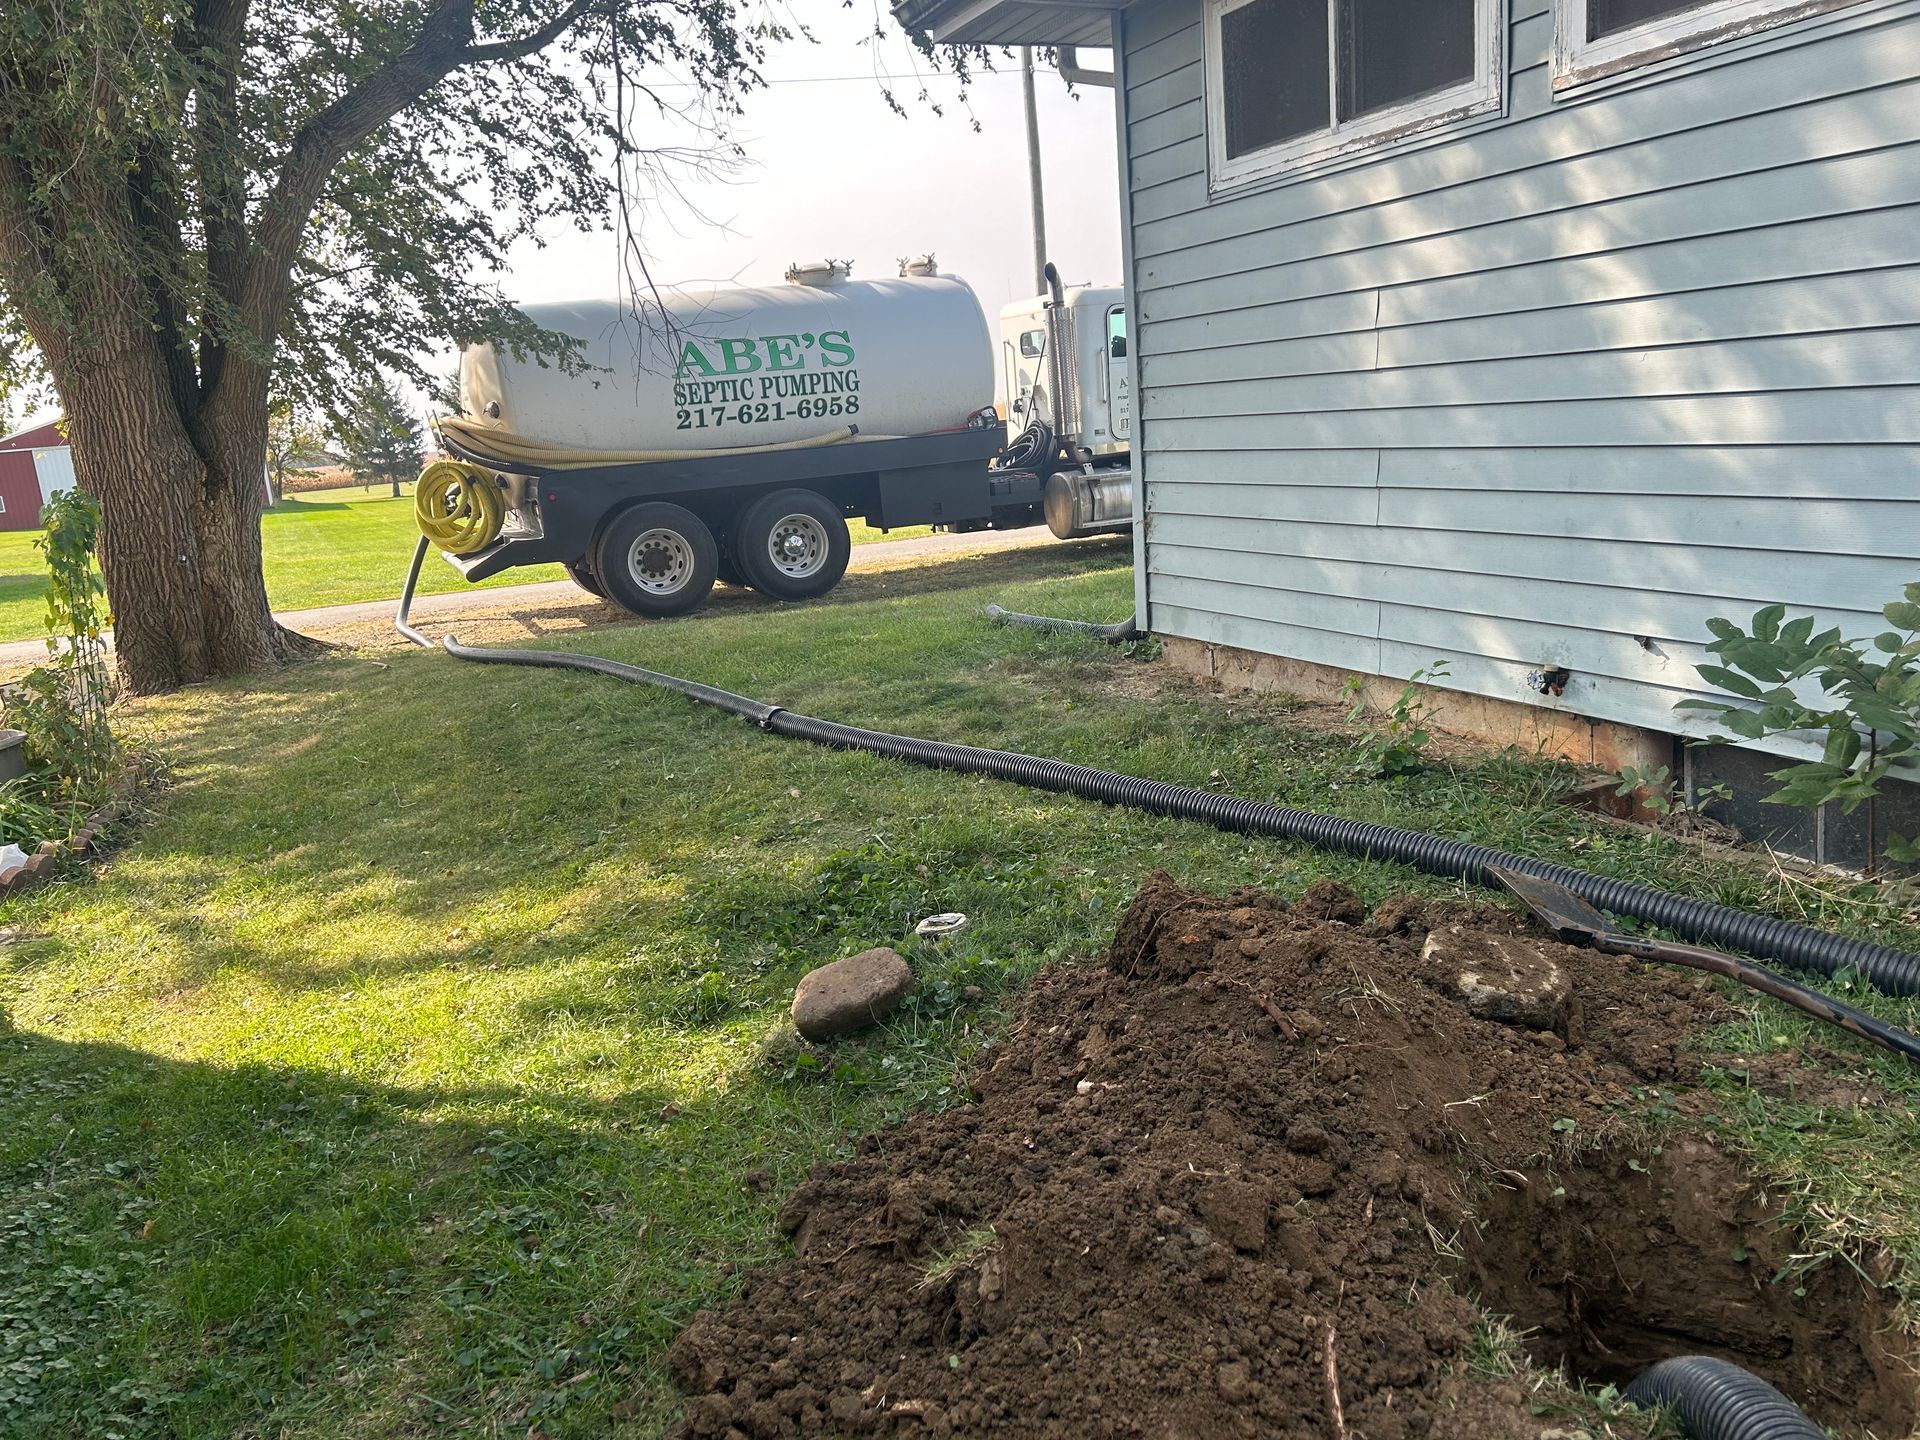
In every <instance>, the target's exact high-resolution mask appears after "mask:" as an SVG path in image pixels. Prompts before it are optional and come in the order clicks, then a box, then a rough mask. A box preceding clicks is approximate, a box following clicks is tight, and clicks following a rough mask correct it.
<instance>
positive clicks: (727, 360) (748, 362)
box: [720, 338, 760, 375]
mask: <svg viewBox="0 0 1920 1440" xmlns="http://www.w3.org/2000/svg"><path fill="white" fill-rule="evenodd" d="M757 349H758V346H757V343H756V342H755V341H752V340H741V339H737V338H736V339H732V340H722V341H721V342H720V359H721V361H722V364H721V366H720V368H721V369H722V370H723V371H724V372H725V373H726V374H728V375H751V374H752V373H753V372H754V371H756V370H758V369H759V368H760V356H759V354H758V353H757Z"/></svg>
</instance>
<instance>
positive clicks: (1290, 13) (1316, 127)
mask: <svg viewBox="0 0 1920 1440" xmlns="http://www.w3.org/2000/svg"><path fill="white" fill-rule="evenodd" d="M1505 9H1506V5H1505V0H1207V131H1208V142H1207V143H1208V151H1209V160H1210V162H1211V169H1212V178H1213V186H1214V188H1215V189H1216V190H1217V189H1221V188H1224V187H1228V186H1232V185H1236V184H1240V183H1243V182H1246V181H1250V180H1257V179H1260V178H1263V177H1265V176H1267V175H1271V174H1274V173H1276V172H1278V171H1281V170H1286V169H1291V168H1297V167H1299V166H1302V165H1309V164H1313V163H1316V162H1318V161H1321V160H1325V159H1328V158H1331V157H1333V156H1337V155H1341V154H1344V153H1347V152H1349V151H1352V150H1357V149H1361V148H1364V147H1366V146H1370V145H1380V144H1385V143H1387V142H1388V141H1391V140H1396V139H1399V138H1400V137H1401V136H1404V135H1407V134H1409V133H1412V132H1415V131H1419V130H1425V129H1429V128H1431V127H1432V126H1435V125H1440V124H1444V123H1445V122H1447V121H1450V120H1457V119H1460V118H1461V117H1463V116H1467V115H1477V114H1482V113H1485V112H1486V111H1489V110H1494V109H1497V108H1498V107H1499V104H1500V72H1501V69H1502V66H1503V63H1504V59H1505V44H1506V27H1505V25H1504V24H1503V23H1502V22H1503V18H1504V11H1505Z"/></svg>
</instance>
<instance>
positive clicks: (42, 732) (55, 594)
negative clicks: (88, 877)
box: [8, 487, 117, 796]
mask: <svg viewBox="0 0 1920 1440" xmlns="http://www.w3.org/2000/svg"><path fill="white" fill-rule="evenodd" d="M42 518H43V520H44V521H45V524H46V533H45V534H44V535H42V536H41V537H40V539H39V540H38V541H36V542H35V543H36V544H37V545H38V547H39V548H40V550H41V551H42V552H43V553H44V554H45V555H46V557H47V569H48V572H49V585H48V589H47V622H46V623H47V654H48V657H49V658H48V660H47V663H46V664H44V665H41V666H37V667H36V668H34V669H33V670H31V671H29V672H28V673H27V675H26V676H25V677H24V678H23V679H22V680H21V681H20V683H19V684H18V686H17V687H15V689H14V690H13V691H12V693H11V695H10V697H9V701H8V710H9V717H10V718H11V719H12V721H13V723H14V724H15V725H17V726H18V727H19V728H20V729H21V730H22V731H24V732H25V734H26V737H27V739H26V746H27V755H28V758H29V759H30V760H31V761H32V762H33V763H34V765H35V766H36V768H38V769H39V770H41V771H42V772H44V773H45V774H46V775H47V776H48V777H49V779H50V780H51V781H52V782H53V784H54V785H55V787H56V789H57V790H58V791H59V792H60V793H62V794H66V795H80V796H92V795H95V794H97V793H98V792H99V791H100V790H102V789H103V788H104V787H105V785H106V783H107V781H108V779H109V777H110V776H111V774H112V771H113V765H114V760H115V756H116V754H117V747H116V744H115V741H114V736H113V729H112V726H111V725H110V724H109V723H108V721H107V701H108V699H109V698H110V697H111V693H112V679H111V676H110V674H109V672H108V670H107V648H106V640H105V632H106V628H107V621H108V617H107V607H106V589H105V587H104V586H103V585H102V584H101V582H100V572H99V571H98V569H96V568H95V566H94V563H93V556H94V548H95V546H96V545H97V544H98V542H99V537H100V509H99V506H98V505H96V504H95V503H94V501H93V499H92V497H91V496H89V495H88V494H87V493H86V492H85V491H84V490H81V489H79V488H77V487H76V488H74V489H71V490H67V491H64V492H62V493H61V494H59V495H56V496H55V497H54V498H53V501H52V503H50V504H49V505H48V506H47V507H46V509H45V511H44V512H42Z"/></svg>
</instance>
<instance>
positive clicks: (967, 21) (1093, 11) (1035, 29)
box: [893, 0, 1121, 45]
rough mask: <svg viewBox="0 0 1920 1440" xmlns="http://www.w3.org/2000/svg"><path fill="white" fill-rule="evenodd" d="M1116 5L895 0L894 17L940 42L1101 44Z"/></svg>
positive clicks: (1059, 0) (1069, 0)
mask: <svg viewBox="0 0 1920 1440" xmlns="http://www.w3.org/2000/svg"><path fill="white" fill-rule="evenodd" d="M1119 8H1121V5H1120V4H1118V3H1116V4H1107V5H1099V4H1087V3H1084V0H896V3H895V5H894V7H893V14H894V19H895V20H897V21H898V22H899V23H900V25H901V27H902V28H903V29H906V30H919V31H925V32H926V34H927V35H928V36H929V37H930V38H931V39H932V40H933V41H934V42H935V43H936V44H940V45H1104V44H1106V43H1107V36H1108V33H1109V32H1108V23H1109V21H1110V20H1111V17H1112V14H1113V12H1114V11H1115V10H1116V9H1119Z"/></svg>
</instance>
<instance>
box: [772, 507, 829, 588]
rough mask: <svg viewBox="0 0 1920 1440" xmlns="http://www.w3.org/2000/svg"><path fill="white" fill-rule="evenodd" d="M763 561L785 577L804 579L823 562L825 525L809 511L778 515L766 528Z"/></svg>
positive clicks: (814, 572) (821, 565) (814, 571)
mask: <svg viewBox="0 0 1920 1440" xmlns="http://www.w3.org/2000/svg"><path fill="white" fill-rule="evenodd" d="M767 561H768V563H769V564H771V565H772V566H773V568H774V569H776V570H778V571H779V572H780V573H781V574H782V575H784V576H786V577H787V578H788V579H789V580H808V579H811V578H812V577H813V576H815V575H818V574H819V573H820V570H821V568H822V567H823V566H825V565H826V563H827V527H826V526H824V525H822V524H821V523H820V522H819V521H818V520H816V519H815V518H814V517H813V516H811V515H782V516H781V517H780V518H779V519H778V520H776V521H774V522H773V528H772V529H771V530H769V531H768V532H767Z"/></svg>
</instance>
